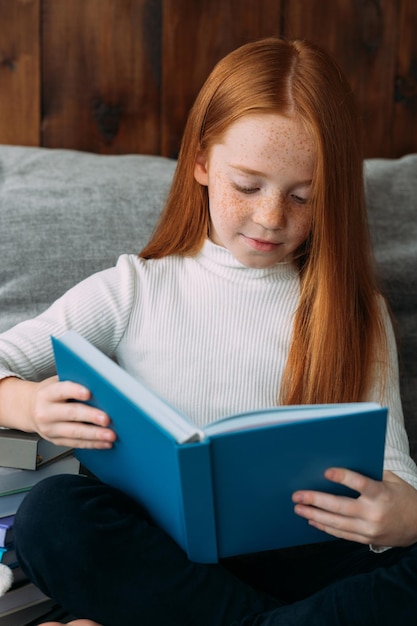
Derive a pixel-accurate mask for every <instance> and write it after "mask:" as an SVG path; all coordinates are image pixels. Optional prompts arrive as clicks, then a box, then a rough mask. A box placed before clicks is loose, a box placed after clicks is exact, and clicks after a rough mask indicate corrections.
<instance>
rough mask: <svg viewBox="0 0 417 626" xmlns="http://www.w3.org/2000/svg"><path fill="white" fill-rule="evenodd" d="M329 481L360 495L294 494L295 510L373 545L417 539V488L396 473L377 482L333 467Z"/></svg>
mask: <svg viewBox="0 0 417 626" xmlns="http://www.w3.org/2000/svg"><path fill="white" fill-rule="evenodd" d="M325 476H326V478H327V479H328V480H331V481H333V482H335V483H339V484H341V485H345V486H346V487H350V488H351V489H354V490H356V491H358V492H359V494H360V495H359V497H358V498H349V497H344V496H334V495H331V494H328V493H321V492H317V491H297V492H295V493H294V494H293V502H295V507H294V511H295V513H297V515H300V516H301V517H304V518H305V519H307V520H308V522H309V524H311V525H312V526H314V527H316V528H318V529H319V530H323V531H325V532H326V533H329V534H330V535H333V536H335V537H338V538H341V539H347V540H348V541H356V542H358V543H364V544H372V545H373V546H375V547H376V546H408V545H411V544H412V543H414V542H416V541H417V490H415V489H414V488H413V487H412V486H411V485H409V484H408V483H406V482H405V481H404V480H402V479H401V478H399V477H398V476H396V475H395V474H393V473H392V472H389V471H386V472H384V476H383V480H382V481H376V480H372V479H370V478H367V477H365V476H362V475H361V474H358V473H356V472H352V471H350V470H346V469H340V468H330V469H328V470H327V471H326V473H325Z"/></svg>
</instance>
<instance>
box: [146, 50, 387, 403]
mask: <svg viewBox="0 0 417 626" xmlns="http://www.w3.org/2000/svg"><path fill="white" fill-rule="evenodd" d="M254 112H256V113H262V112H265V113H271V112H272V113H277V114H282V115H292V116H296V118H297V119H299V120H300V121H301V122H302V123H303V125H304V127H305V128H306V130H307V132H308V133H309V134H310V135H311V137H312V138H313V140H314V142H315V145H316V155H317V157H316V165H315V171H314V177H313V183H312V197H311V202H312V213H313V223H312V229H311V233H310V236H309V238H308V240H307V241H306V242H305V244H304V245H303V247H302V249H301V250H300V251H299V255H298V256H297V262H298V264H299V268H300V278H301V297H300V303H299V308H298V311H297V314H296V318H295V324H294V334H293V340H292V345H291V349H290V353H289V357H288V362H287V366H286V371H285V373H284V380H283V385H282V389H281V391H280V401H281V402H284V403H311V404H313V403H325V402H350V401H358V400H361V399H363V398H364V396H365V394H366V391H367V390H368V388H369V386H370V383H371V380H372V376H373V374H374V371H375V370H374V361H375V358H376V354H377V351H378V354H385V353H386V339H385V334H384V324H383V320H382V318H381V315H382V314H381V306H380V303H379V296H378V288H377V284H376V280H375V274H374V269H373V258H372V254H371V245H370V240H369V233H368V226H367V218H366V209H365V198H364V188H363V158H362V151H361V141H360V136H361V128H360V124H359V120H358V114H357V110H356V107H355V103H354V98H353V96H352V93H351V89H350V87H349V85H348V83H347V81H346V79H345V77H344V76H343V74H342V72H341V71H340V69H339V68H338V67H337V65H336V64H335V63H334V61H333V60H332V59H331V58H330V57H329V56H328V55H327V54H326V53H325V52H323V51H322V50H320V49H319V48H317V47H316V46H315V45H313V44H311V43H308V42H305V41H285V40H282V39H277V38H267V39H263V40H260V41H256V42H254V43H249V44H246V45H244V46H242V47H241V48H238V49H237V50H235V51H234V52H232V53H231V54H229V55H228V56H226V57H225V58H224V59H223V60H222V61H220V62H219V63H218V64H217V66H216V67H215V68H214V70H213V71H212V73H211V74H210V76H209V77H208V79H207V81H206V83H205V84H204V85H203V87H202V89H201V91H200V93H199V95H198V97H197V99H196V101H195V104H194V106H193V108H192V110H191V112H190V115H189V118H188V121H187V124H186V128H185V131H184V136H183V141H182V145H181V150H180V154H179V158H178V164H177V168H176V172H175V176H174V180H173V183H172V187H171V191H170V194H169V197H168V199H167V202H166V206H165V208H164V211H163V213H162V214H161V218H160V220H159V222H158V224H157V227H156V229H155V232H154V234H153V236H152V238H151V240H150V242H149V243H148V245H147V246H146V247H145V248H144V250H143V251H142V252H141V256H143V257H144V258H160V257H163V256H167V255H170V254H180V255H193V254H195V253H196V252H198V250H199V249H200V248H201V246H202V245H203V242H204V239H205V238H206V237H207V233H208V226H209V199H208V192H207V187H204V186H201V185H200V184H198V183H197V182H196V180H195V179H194V165H195V162H196V158H197V155H199V154H201V153H205V152H206V153H207V152H208V151H209V150H210V148H211V146H213V145H214V144H215V143H218V142H219V141H221V138H222V136H223V134H224V132H225V131H226V129H227V128H228V127H229V126H230V124H232V123H233V122H234V121H236V120H237V119H239V118H241V117H243V116H244V115H248V114H250V113H254ZM380 350H382V352H379V351H380Z"/></svg>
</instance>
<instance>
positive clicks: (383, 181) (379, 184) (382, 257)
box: [365, 154, 417, 459]
mask: <svg viewBox="0 0 417 626" xmlns="http://www.w3.org/2000/svg"><path fill="white" fill-rule="evenodd" d="M365 189H366V198H367V205H368V211H369V223H370V229H371V236H372V240H373V244H374V250H375V256H376V260H377V263H378V267H379V270H380V276H381V280H382V284H383V287H384V290H385V295H386V296H387V298H388V301H389V303H390V305H391V308H392V311H393V313H394V317H395V320H396V330H397V334H398V339H399V348H400V369H401V387H402V398H403V407H404V414H405V417H406V423H407V429H408V434H409V438H410V445H411V450H412V454H413V456H414V458H415V459H417V154H413V155H407V156H405V157H402V158H401V159H369V160H368V161H366V163H365Z"/></svg>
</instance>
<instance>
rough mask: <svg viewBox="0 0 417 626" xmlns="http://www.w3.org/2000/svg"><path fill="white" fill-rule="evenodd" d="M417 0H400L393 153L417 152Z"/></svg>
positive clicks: (397, 154)
mask: <svg viewBox="0 0 417 626" xmlns="http://www.w3.org/2000/svg"><path fill="white" fill-rule="evenodd" d="M416 5H417V3H415V2H414V3H412V1H410V2H405V1H403V2H401V3H400V12H399V19H398V27H397V32H398V50H397V66H396V75H395V116H394V124H393V130H392V139H393V149H392V154H394V155H396V156H400V155H402V154H409V153H412V152H417V8H416Z"/></svg>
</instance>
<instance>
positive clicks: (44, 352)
mask: <svg viewBox="0 0 417 626" xmlns="http://www.w3.org/2000/svg"><path fill="white" fill-rule="evenodd" d="M134 259H135V257H133V256H132V255H123V256H121V257H120V258H119V260H118V263H117V265H116V266H115V267H113V268H110V269H107V270H104V271H101V272H98V273H96V274H93V275H92V276H90V277H89V278H87V279H85V280H84V281H82V282H80V283H79V284H78V285H76V286H75V287H73V288H72V289H70V290H69V291H67V292H66V293H65V294H64V295H63V296H62V297H61V298H59V299H58V300H56V301H55V302H54V303H53V304H52V305H51V306H50V307H49V308H48V309H47V310H46V311H45V312H43V313H41V314H40V315H39V316H37V317H35V318H33V319H31V320H27V321H25V322H22V323H20V324H18V325H16V326H14V327H13V328H11V329H10V330H8V331H6V332H4V333H2V334H1V335H0V379H2V378H6V377H8V376H17V377H19V378H24V379H27V380H33V381H40V380H43V379H45V378H47V377H48V376H52V375H54V374H55V364H54V358H53V351H52V344H51V336H52V335H53V336H56V337H59V336H60V335H62V334H63V333H64V332H66V331H67V330H70V329H71V330H75V331H77V332H78V333H80V335H82V336H83V337H85V338H86V339H88V340H89V341H90V342H91V343H93V344H94V345H95V346H97V347H98V348H99V349H101V350H102V351H103V352H105V353H106V354H108V355H110V356H111V355H113V354H114V352H115V350H116V348H117V346H118V343H119V342H120V340H121V338H122V336H123V333H124V330H125V328H126V325H127V323H128V320H129V316H130V311H131V308H132V305H133V302H134V300H135V297H136V289H137V282H138V281H137V274H136V271H135V262H134Z"/></svg>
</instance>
